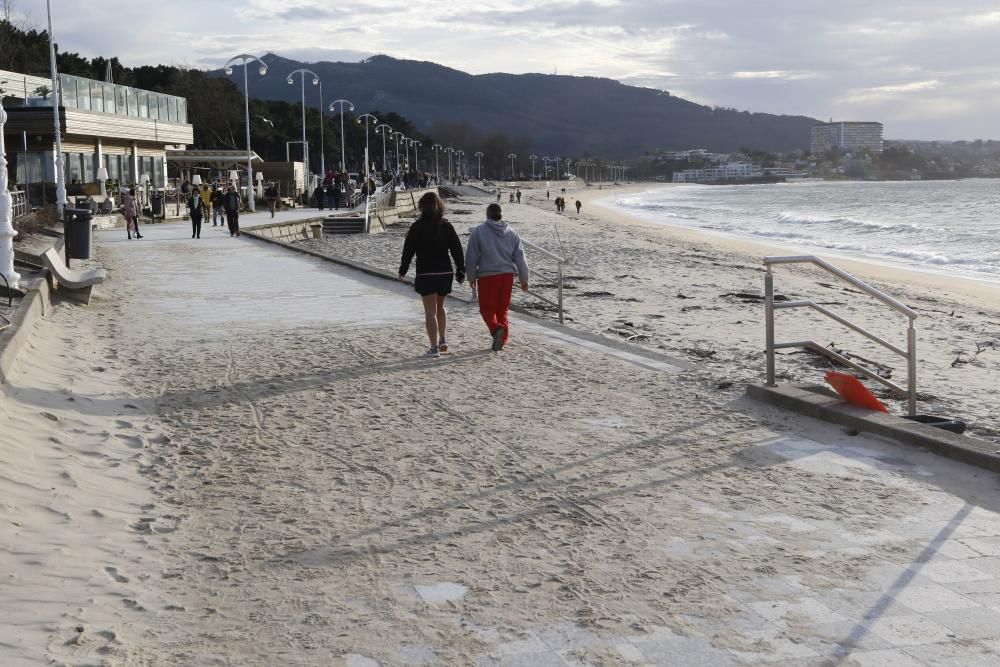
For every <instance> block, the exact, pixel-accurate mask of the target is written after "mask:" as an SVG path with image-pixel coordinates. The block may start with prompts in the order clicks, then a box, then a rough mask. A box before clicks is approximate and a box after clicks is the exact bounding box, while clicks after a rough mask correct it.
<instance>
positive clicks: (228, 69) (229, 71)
mask: <svg viewBox="0 0 1000 667" xmlns="http://www.w3.org/2000/svg"><path fill="white" fill-rule="evenodd" d="M223 71H224V72H225V73H226V76H232V75H233V68H232V67H226V69H225V70H223Z"/></svg>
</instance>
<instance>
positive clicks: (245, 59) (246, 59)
mask: <svg viewBox="0 0 1000 667" xmlns="http://www.w3.org/2000/svg"><path fill="white" fill-rule="evenodd" d="M254 60H256V61H257V62H259V63H260V68H259V69H258V71H259V72H260V75H261V76H264V75H265V74H267V64H266V63H265V62H264V61H263V60H261V59H260V58H258V57H257V56H252V55H249V54H247V53H241V54H240V55H238V56H235V57H234V58H231V59H230V60H229V62H227V63H226V67H225V72H226V76H231V75H232V73H233V63H236V62H238V63H240V64H242V65H243V108H244V111H246V117H247V208H249V209H250V212H251V213H253V212H254V211H255V210H256V208H257V204H256V202H255V201H254V199H255V198H254V196H253V151H252V150H250V88H249V83H248V82H247V68H248V67H249V65H250V63H251V61H254ZM304 108H305V107H304V106H303V109H304Z"/></svg>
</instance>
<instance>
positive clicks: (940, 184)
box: [600, 179, 1000, 282]
mask: <svg viewBox="0 0 1000 667" xmlns="http://www.w3.org/2000/svg"><path fill="white" fill-rule="evenodd" d="M600 203H601V204H602V205H605V206H610V207H613V208H619V209H622V210H623V211H625V212H628V213H630V214H632V215H636V216H639V217H641V218H643V219H646V220H650V221H654V222H662V223H664V224H669V225H677V226H683V227H690V228H693V229H699V230H704V231H709V232H715V233H720V234H724V235H729V236H736V237H741V238H746V239H754V240H758V241H767V242H770V243H774V244H780V245H786V246H788V250H789V252H791V253H797V252H800V251H805V252H807V253H809V254H820V253H822V254H826V255H834V256H841V257H850V258H855V259H868V260H876V261H879V262H885V263H890V264H895V265H902V266H906V267H908V268H916V269H922V270H929V271H934V272H939V273H947V274H951V275H958V276H962V277H967V278H976V279H979V280H987V281H990V282H1000V180H989V179H974V180H964V181H907V182H884V183H883V182H874V183H873V182H832V181H815V182H799V183H780V184H773V185H723V186H713V185H673V186H660V187H653V188H651V189H650V190H648V191H644V192H641V193H637V194H629V195H621V196H618V197H613V198H609V199H604V200H602V201H601V202H600Z"/></svg>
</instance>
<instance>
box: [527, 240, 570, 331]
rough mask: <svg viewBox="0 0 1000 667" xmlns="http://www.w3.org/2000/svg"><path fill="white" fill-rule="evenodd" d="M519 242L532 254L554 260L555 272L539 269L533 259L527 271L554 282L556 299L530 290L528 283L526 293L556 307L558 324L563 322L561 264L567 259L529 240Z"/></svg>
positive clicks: (567, 261)
mask: <svg viewBox="0 0 1000 667" xmlns="http://www.w3.org/2000/svg"><path fill="white" fill-rule="evenodd" d="M521 243H522V244H523V245H524V247H525V248H527V249H529V250H530V251H531V253H532V254H534V253H537V254H539V255H541V256H543V257H545V258H547V259H551V260H553V261H555V263H556V272H555V274H552V273H548V272H546V271H541V270H539V269H537V268H535V265H536V262H535V261H531V262H530V263H529V265H528V272H529V273H530V274H531V275H537V276H541V277H542V278H545V279H546V280H548V281H550V282H552V283H555V286H556V300H555V301H553V300H552V299H549V298H548V297H545V296H542V295H541V294H539V293H538V292H537V291H535V290H532V289H531V288H530V285H529V288H528V294H530V295H531V296H533V297H535V298H536V299H538V300H539V301H543V302H545V303H547V304H549V305H550V306H554V307H555V308H556V311H557V312H558V313H559V324H562V323H563V264H569V260H567V259H566V258H565V257H562V256H561V255H557V254H556V253H554V252H551V251H549V250H546V249H545V248H543V247H542V246H540V245H537V244H534V243H532V242H531V241H525V240H524V239H521Z"/></svg>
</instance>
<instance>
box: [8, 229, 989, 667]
mask: <svg viewBox="0 0 1000 667" xmlns="http://www.w3.org/2000/svg"><path fill="white" fill-rule="evenodd" d="M288 213H289V215H288V216H287V217H288V219H289V220H291V219H294V218H292V217H291V216H290V214H291V213H294V212H288ZM297 213H298V214H299V216H300V217H301V215H302V213H303V212H302V211H301V210H300V211H297ZM255 220H256V221H257V222H258V223H266V222H270V218H269V216H266V215H265V216H261V215H258V216H255ZM248 223H249V221H248ZM189 230H190V227H189V225H187V224H183V223H178V224H164V225H147V226H145V227H144V229H143V233H144V235H145V238H144V239H142V240H132V241H128V240H126V239H125V235H124V231H122V230H114V231H107V232H101V233H100V234H98V236H97V243H98V246H99V248H100V259H101V261H102V262H103V263H104V264H105V266H107V268H108V269H109V280H108V282H107V283H106V284H105V285H103V286H102V288H101V289H100V291H99V294H98V296H97V297H95V299H94V302H93V303H92V305H91V307H89V308H80V307H74V306H68V305H66V306H61V307H60V308H59V309H58V310H57V312H56V313H55V315H54V316H53V317H52V318H51V319H50V320H48V321H46V322H43V323H42V325H40V327H39V329H38V331H37V332H36V335H37V337H38V339H39V343H38V345H39V347H40V348H44V349H54V350H59V351H60V354H64V355H65V356H63V357H58V358H59V359H60V363H61V364H62V366H63V372H65V377H66V378H67V380H66V381H67V382H68V383H69V382H70V381H71V380H70V379H71V378H73V377H83V378H91V379H88V380H86V381H83V382H81V383H79V384H69V385H68V386H67V387H65V388H62V389H60V388H58V387H54V386H40V385H39V381H38V380H37V379H36V378H37V377H39V373H40V371H39V372H35V371H36V370H37V369H36V367H35V366H34V365H33V364H35V363H42V362H35V361H28V362H21V361H19V362H18V366H16V367H15V374H14V377H13V379H12V381H11V387H10V388H8V390H7V393H6V394H5V395H4V397H3V399H2V401H3V402H4V403H5V404H6V407H5V408H4V411H3V412H2V413H0V433H2V432H3V430H4V428H5V427H6V426H8V423H14V421H16V420H22V419H28V418H29V417H30V416H31V415H33V414H37V413H38V412H39V407H38V406H40V405H41V404H42V401H43V400H47V399H45V398H44V397H45V395H47V394H51V393H52V392H57V391H62V392H64V393H65V395H66V396H67V397H69V398H72V399H73V400H71V401H68V402H67V401H66V400H64V401H62V403H61V404H60V407H59V410H51V409H48V410H49V411H50V412H52V413H53V415H54V418H53V419H46V420H43V421H42V422H39V423H41V424H44V426H43V427H41V428H43V429H48V431H49V432H45V433H41V432H40V433H39V434H38V437H37V441H33V445H32V446H33V447H34V448H35V449H34V454H33V456H36V457H39V458H42V459H44V460H46V461H49V462H54V463H52V464H51V465H49V466H46V467H39V468H38V471H37V474H38V475H39V476H41V478H40V479H38V480H36V481H35V482H33V484H37V485H38V486H39V487H40V488H42V487H44V486H46V485H48V483H49V482H50V481H51V482H52V486H53V487H56V486H59V485H61V484H64V481H61V479H60V477H59V475H60V474H61V473H62V472H68V473H71V472H72V470H71V468H72V466H74V465H77V463H76V459H77V456H76V454H74V453H73V452H66V451H65V446H66V445H69V446H70V447H72V446H82V445H80V444H78V443H85V442H90V441H91V440H92V441H93V442H94V443H115V444H114V446H115V447H116V448H117V449H116V450H115V452H114V455H113V456H112V455H111V454H110V453H106V454H105V456H106V458H103V459H102V458H100V457H91V458H89V459H87V460H86V461H87V465H88V466H91V467H92V468H93V469H94V470H98V471H100V470H105V472H106V473H108V474H112V473H113V474H114V475H115V479H116V480H118V481H117V482H116V484H119V483H120V484H122V485H125V483H126V481H127V480H131V481H130V482H129V484H132V485H134V486H136V487H137V488H140V489H141V493H139V495H133V496H129V495H128V493H126V492H125V491H124V490H119V491H116V495H115V496H114V497H112V498H111V499H109V500H104V501H101V502H103V503H104V504H103V505H102V506H101V511H100V514H101V515H102V516H109V517H113V518H114V521H110V522H108V523H106V524H101V525H102V526H104V527H103V528H98V527H97V526H95V525H94V523H93V522H94V521H95V519H93V517H92V515H91V514H89V513H88V512H89V510H90V509H91V506H90V505H87V503H96V502H97V500H94V499H95V498H100V497H101V496H100V489H88V488H83V489H77V490H75V491H73V492H70V491H67V492H66V494H67V495H66V497H65V500H64V501H59V502H65V505H66V508H67V510H66V518H63V517H62V516H61V515H59V516H57V517H55V518H51V517H50V518H48V519H46V518H45V517H46V516H49V515H48V514H46V513H43V515H44V516H41V517H40V518H39V519H38V520H39V521H45V520H48V521H60V522H62V523H60V524H59V525H60V530H61V531H62V534H61V537H60V539H61V540H62V542H61V545H62V546H61V547H60V549H59V551H60V553H62V554H63V555H62V556H58V555H53V556H51V557H47V558H48V560H47V568H48V571H49V572H50V573H51V574H50V575H49V576H51V577H53V578H58V577H59V576H60V575H59V572H60V568H61V567H69V565H67V563H69V562H70V561H71V560H73V559H72V557H71V555H70V554H71V553H72V545H73V544H74V543H76V542H78V543H79V544H87V543H88V541H89V540H91V539H92V536H93V535H95V534H100V535H103V536H104V537H101V538H100V539H99V542H100V545H101V546H102V548H100V549H80V550H78V552H77V555H76V562H75V564H74V565H73V568H74V572H77V571H79V574H74V576H73V577H72V580H73V581H77V582H79V581H84V582H85V583H86V585H81V586H79V587H76V588H74V587H72V586H69V585H68V584H67V585H64V586H63V587H62V588H63V592H62V594H61V597H60V598H59V599H53V600H47V601H46V602H45V605H44V606H42V607H37V608H31V609H29V607H30V604H31V602H30V599H29V598H30V597H31V596H27V595H24V594H19V593H18V592H17V588H16V587H17V586H18V585H19V583H18V581H17V580H15V581H12V582H3V583H0V596H2V598H0V615H3V616H6V617H8V618H10V619H11V621H10V622H11V623H12V624H14V625H16V626H17V627H19V628H21V631H22V632H23V636H24V637H27V638H31V637H34V636H36V635H39V636H40V635H42V634H46V633H47V634H48V635H49V637H50V640H49V641H48V642H47V643H46V644H45V645H43V646H37V645H34V644H31V643H30V642H28V641H27V640H24V641H23V642H22V643H19V644H16V645H11V644H9V643H0V662H2V663H3V664H5V665H6V664H33V663H34V662H35V659H36V658H44V657H45V656H48V657H50V658H55V659H57V660H62V661H64V662H66V663H67V664H84V663H86V662H87V661H88V660H96V659H111V660H119V661H121V662H129V661H132V662H134V663H135V664H154V665H160V664H162V665H168V664H171V665H172V664H243V665H277V664H303V665H348V666H351V667H371V666H373V665H466V664H468V665H482V666H494V665H509V666H515V665H518V666H520V665H523V666H540V667H541V666H548V665H554V666H560V667H565V666H569V665H665V666H671V667H683V666H687V665H697V666H706V667H708V666H713V667H714V666H719V665H758V664H768V665H787V666H792V665H795V666H802V665H806V666H809V665H863V666H867V665H877V666H878V667H894V666H902V667H906V666H910V665H949V666H955V667H959V666H961V667H972V666H976V665H1000V495H998V493H997V479H996V476H995V475H992V474H989V473H985V472H983V471H981V470H978V469H974V468H971V467H967V466H964V465H961V464H958V463H953V462H950V461H946V460H943V459H939V458H936V457H934V456H932V455H929V454H927V453H923V452H918V451H913V450H908V449H905V448H902V447H899V446H896V445H894V444H891V443H888V442H884V441H879V440H877V439H874V438H866V437H858V436H851V435H849V434H845V433H843V432H841V431H840V430H838V429H836V428H833V427H830V426H828V425H823V424H819V423H816V422H812V421H810V420H806V419H801V418H795V417H791V416H788V415H785V414H782V413H780V412H777V411H773V410H771V409H769V408H766V407H763V406H759V405H756V404H754V403H752V402H749V401H747V400H746V399H741V398H737V397H735V396H734V394H733V393H726V392H723V391H720V390H719V389H718V385H719V381H720V378H714V377H710V376H708V375H707V374H703V373H701V372H699V371H697V370H692V369H690V368H688V367H687V366H686V365H684V364H680V363H675V362H673V361H672V360H670V359H667V358H660V359H652V358H650V357H648V356H642V355H629V354H623V353H622V352H621V351H620V350H619V348H617V347H614V346H611V345H607V346H605V345H601V344H599V343H595V342H594V341H593V340H592V339H591V338H588V337H576V336H574V335H573V334H572V332H567V331H566V330H556V329H551V328H548V327H545V326H541V325H540V324H538V323H537V322H532V321H531V320H530V318H525V317H520V316H517V317H514V319H513V321H512V339H511V343H510V346H509V348H508V349H507V350H505V351H504V352H502V353H500V354H494V353H492V352H490V351H489V337H488V335H487V334H486V331H485V327H484V326H483V325H482V322H481V320H479V317H478V313H477V312H476V310H475V308H474V306H468V305H465V304H459V303H455V304H452V305H451V306H450V318H451V319H450V325H449V336H448V337H449V341H450V344H451V346H452V348H453V350H454V351H453V353H452V354H451V355H448V356H446V357H443V358H441V359H439V360H430V359H424V358H422V357H421V355H422V353H423V351H424V349H425V348H426V340H425V336H424V334H423V331H422V321H423V315H422V310H421V308H420V303H419V300H418V298H417V297H416V295H415V294H414V293H413V292H412V290H411V289H410V288H408V287H406V286H404V285H399V284H394V283H392V282H390V281H383V280H378V279H376V278H370V277H367V276H363V275H361V274H358V273H355V272H351V271H350V270H347V269H343V268H340V267H337V266H334V265H332V264H329V263H325V262H323V261H321V260H319V259H315V258H311V257H306V256H303V255H300V254H297V253H291V252H288V251H285V250H283V249H281V248H278V247H274V246H270V245H267V244H265V243H262V242H259V241H256V240H253V239H249V238H246V237H243V238H240V239H233V238H230V237H229V235H228V232H225V231H223V230H220V229H219V228H214V229H213V228H212V227H211V224H209V225H207V226H203V231H202V238H201V239H200V240H192V239H191V238H190V231H189ZM67 331H71V332H72V334H71V335H67V334H66V332H67ZM46 346H48V347H46ZM75 349H86V354H76V353H74V350H75ZM98 360H99V361H100V367H101V371H100V382H99V383H98V382H95V381H94V380H93V379H92V378H93V377H95V376H94V374H95V371H94V368H95V366H96V364H97V363H98ZM126 406H131V407H126ZM129 410H132V411H133V412H134V415H133V416H132V417H128V418H127V419H126V418H125V417H123V416H122V414H123V412H127V411H129ZM36 430H37V429H36ZM50 438H55V439H56V441H58V442H59V443H63V444H62V445H54V444H52V442H51V440H49V439H50ZM130 438H131V439H130ZM133 445H134V446H133ZM101 446H102V447H107V446H110V445H108V444H105V445H101ZM46 447H62V449H53V450H51V451H50V450H49V449H45V448H46ZM94 447H95V448H97V447H98V445H97V444H95V445H94ZM101 451H104V450H101ZM2 465H3V467H4V468H5V469H9V468H10V467H11V466H16V465H17V461H16V460H13V459H9V458H8V459H4V460H3V461H2ZM94 466H96V468H94ZM102 466H104V467H102ZM46 475H50V476H51V477H52V479H51V480H49V479H47V478H45V476H46ZM2 483H3V484H6V482H2ZM84 486H86V485H84ZM2 488H5V487H2ZM59 488H62V486H59ZM74 493H75V494H77V495H75V496H74V495H73V494H74ZM140 496H141V497H140ZM18 497H19V496H15V499H14V500H10V501H9V502H8V505H7V506H6V508H4V509H3V510H2V513H0V516H2V517H3V518H6V519H8V520H10V519H11V518H12V517H14V515H16V514H17V513H18V512H19V509H18V508H19V507H20V506H21V505H24V504H26V503H27V501H23V502H22V501H19V500H17V499H16V498H18ZM19 503H20V505H19ZM54 507H55V510H53V512H54V513H55V514H53V516H55V515H57V514H58V511H56V510H60V509H61V507H62V506H61V505H59V504H58V503H57V504H56V505H55V506H54ZM78 516H86V517H90V518H88V519H86V520H84V519H79V518H78ZM102 531H103V532H102ZM42 534H43V531H42V530H41V529H40V528H37V529H36V530H34V531H32V530H28V529H25V530H24V531H23V532H22V533H20V534H19V535H20V537H19V540H21V542H22V543H21V544H20V546H19V547H18V548H16V549H12V548H10V547H7V548H6V550H5V551H3V555H2V560H0V562H2V564H3V565H4V569H5V570H7V571H12V568H13V571H17V572H21V573H25V572H31V571H36V570H33V569H32V568H35V567H37V565H36V564H35V563H36V561H37V560H38V559H39V556H38V555H37V554H38V553H40V552H41V551H44V550H43V549H41V548H40V547H38V545H33V544H32V541H33V540H39V539H41V538H40V537H39V536H41V535H42ZM35 547H38V548H35ZM109 568H110V569H109ZM37 572H38V573H39V574H38V576H39V577H41V576H42V575H41V570H37ZM88 572H90V574H89V575H88V574H87V573H88ZM21 576H22V577H27V578H28V579H30V577H28V575H27V574H22V575H21ZM68 581H70V579H67V582H68ZM3 600H7V602H4V601H3ZM26 605H27V606H26ZM15 607H16V608H15ZM26 609H28V611H26ZM32 609H33V610H32ZM39 610H40V611H39ZM77 626H80V627H84V626H85V627H86V630H85V633H84V634H86V637H87V641H83V640H80V639H79V636H80V635H79V632H77V631H75V630H74V628H76V627H77ZM74 632H76V633H77V634H74ZM33 633H34V634H33ZM74 638H76V639H74ZM74 641H75V643H72V642H74ZM5 654H6V655H5Z"/></svg>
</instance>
